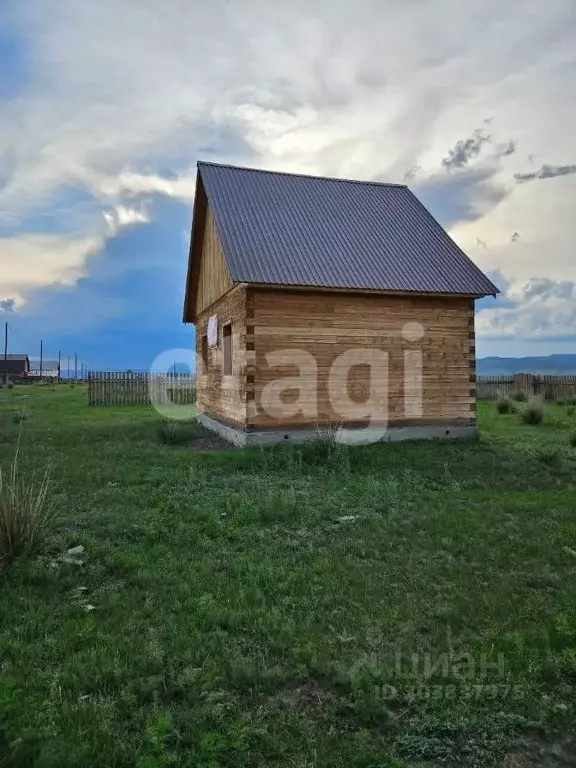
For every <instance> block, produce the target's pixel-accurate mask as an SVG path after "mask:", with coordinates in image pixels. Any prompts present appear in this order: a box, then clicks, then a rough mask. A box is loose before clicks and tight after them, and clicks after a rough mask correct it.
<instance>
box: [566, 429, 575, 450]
mask: <svg viewBox="0 0 576 768" xmlns="http://www.w3.org/2000/svg"><path fill="white" fill-rule="evenodd" d="M568 439H569V441H570V445H571V446H572V448H576V432H572V434H571V435H570V437H569V438H568Z"/></svg>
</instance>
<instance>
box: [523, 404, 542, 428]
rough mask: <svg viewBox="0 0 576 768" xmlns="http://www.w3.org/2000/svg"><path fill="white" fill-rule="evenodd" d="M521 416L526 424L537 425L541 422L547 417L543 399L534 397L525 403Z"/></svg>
mask: <svg viewBox="0 0 576 768" xmlns="http://www.w3.org/2000/svg"><path fill="white" fill-rule="evenodd" d="M520 416H521V418H522V421H523V422H524V424H529V425H530V426H536V425H538V424H541V423H542V422H543V421H544V419H545V417H546V408H545V406H544V403H543V402H542V400H540V399H538V398H536V397H533V398H532V399H530V400H528V401H527V402H526V403H525V404H523V406H522V409H521V410H520Z"/></svg>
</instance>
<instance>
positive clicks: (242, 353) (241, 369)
mask: <svg viewBox="0 0 576 768" xmlns="http://www.w3.org/2000/svg"><path fill="white" fill-rule="evenodd" d="M212 315H217V317H218V345H217V346H216V347H208V368H207V370H205V366H204V365H203V363H202V337H203V336H204V335H206V334H207V331H208V318H209V317H211V316H212ZM229 322H231V323H232V336H233V339H232V375H231V376H225V375H224V345H223V335H222V327H223V326H224V325H225V324H226V323H229ZM245 368H246V287H245V286H244V285H237V286H236V287H235V288H233V289H232V290H231V291H229V292H228V293H227V294H226V295H225V296H223V297H222V298H221V299H219V300H218V301H216V302H215V303H213V304H212V305H211V306H210V307H209V308H208V309H207V310H205V311H204V312H202V313H201V314H200V315H199V316H198V317H197V319H196V371H197V377H196V387H197V394H196V398H197V400H196V402H197V407H198V410H199V411H202V412H204V413H208V414H210V415H212V416H216V418H218V419H224V420H226V421H229V422H231V423H232V424H234V425H236V426H239V427H242V428H243V427H244V426H245V424H246V386H245Z"/></svg>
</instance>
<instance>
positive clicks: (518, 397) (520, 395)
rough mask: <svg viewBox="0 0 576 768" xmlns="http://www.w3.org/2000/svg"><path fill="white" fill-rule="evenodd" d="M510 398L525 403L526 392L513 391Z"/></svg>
mask: <svg viewBox="0 0 576 768" xmlns="http://www.w3.org/2000/svg"><path fill="white" fill-rule="evenodd" d="M512 400H514V402H515V403H525V402H526V401H527V400H528V396H527V395H526V392H514V394H513V395H512Z"/></svg>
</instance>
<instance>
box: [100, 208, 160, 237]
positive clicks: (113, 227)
mask: <svg viewBox="0 0 576 768" xmlns="http://www.w3.org/2000/svg"><path fill="white" fill-rule="evenodd" d="M103 215H104V221H105V222H106V226H107V228H108V233H109V234H110V235H111V236H114V235H116V234H117V233H118V232H119V231H120V230H121V229H123V228H125V227H130V226H133V225H134V224H147V223H148V222H149V221H150V214H149V212H148V210H146V209H145V208H144V207H141V208H140V209H137V208H129V207H128V206H126V205H116V206H115V207H114V208H112V210H109V211H104V214H103Z"/></svg>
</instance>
